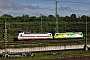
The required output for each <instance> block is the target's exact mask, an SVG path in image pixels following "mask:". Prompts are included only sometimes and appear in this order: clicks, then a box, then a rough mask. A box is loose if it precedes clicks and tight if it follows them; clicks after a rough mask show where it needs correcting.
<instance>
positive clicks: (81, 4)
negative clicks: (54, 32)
mask: <svg viewBox="0 0 90 60" xmlns="http://www.w3.org/2000/svg"><path fill="white" fill-rule="evenodd" d="M55 1H56V0H0V16H2V15H3V14H10V15H12V16H22V15H25V14H26V15H29V16H40V14H42V15H46V16H48V15H54V16H55V11H56V10H55ZM57 1H58V10H57V11H58V14H59V15H60V16H70V15H71V14H76V15H77V16H82V15H88V16H90V7H89V6H90V0H57Z"/></svg>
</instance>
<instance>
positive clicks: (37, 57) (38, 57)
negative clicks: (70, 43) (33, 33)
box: [0, 50, 90, 60]
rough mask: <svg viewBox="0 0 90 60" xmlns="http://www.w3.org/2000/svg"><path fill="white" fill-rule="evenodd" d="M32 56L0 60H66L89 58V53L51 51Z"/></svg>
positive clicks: (0, 59)
mask: <svg viewBox="0 0 90 60" xmlns="http://www.w3.org/2000/svg"><path fill="white" fill-rule="evenodd" d="M33 54H34V56H28V57H9V58H0V60H43V59H46V60H47V59H53V58H66V57H77V56H85V55H89V56H90V51H89V50H88V51H84V50H74V51H53V52H38V53H33Z"/></svg>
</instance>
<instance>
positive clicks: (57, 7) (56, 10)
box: [45, 0, 58, 32]
mask: <svg viewBox="0 0 90 60" xmlns="http://www.w3.org/2000/svg"><path fill="white" fill-rule="evenodd" d="M45 1H55V3H56V9H55V11H56V12H55V14H56V32H58V1H57V0H45Z"/></svg>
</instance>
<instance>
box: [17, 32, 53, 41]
mask: <svg viewBox="0 0 90 60" xmlns="http://www.w3.org/2000/svg"><path fill="white" fill-rule="evenodd" d="M16 38H17V39H18V40H26V39H53V36H52V33H24V32H21V33H19V34H18V35H17V37H16Z"/></svg>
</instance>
